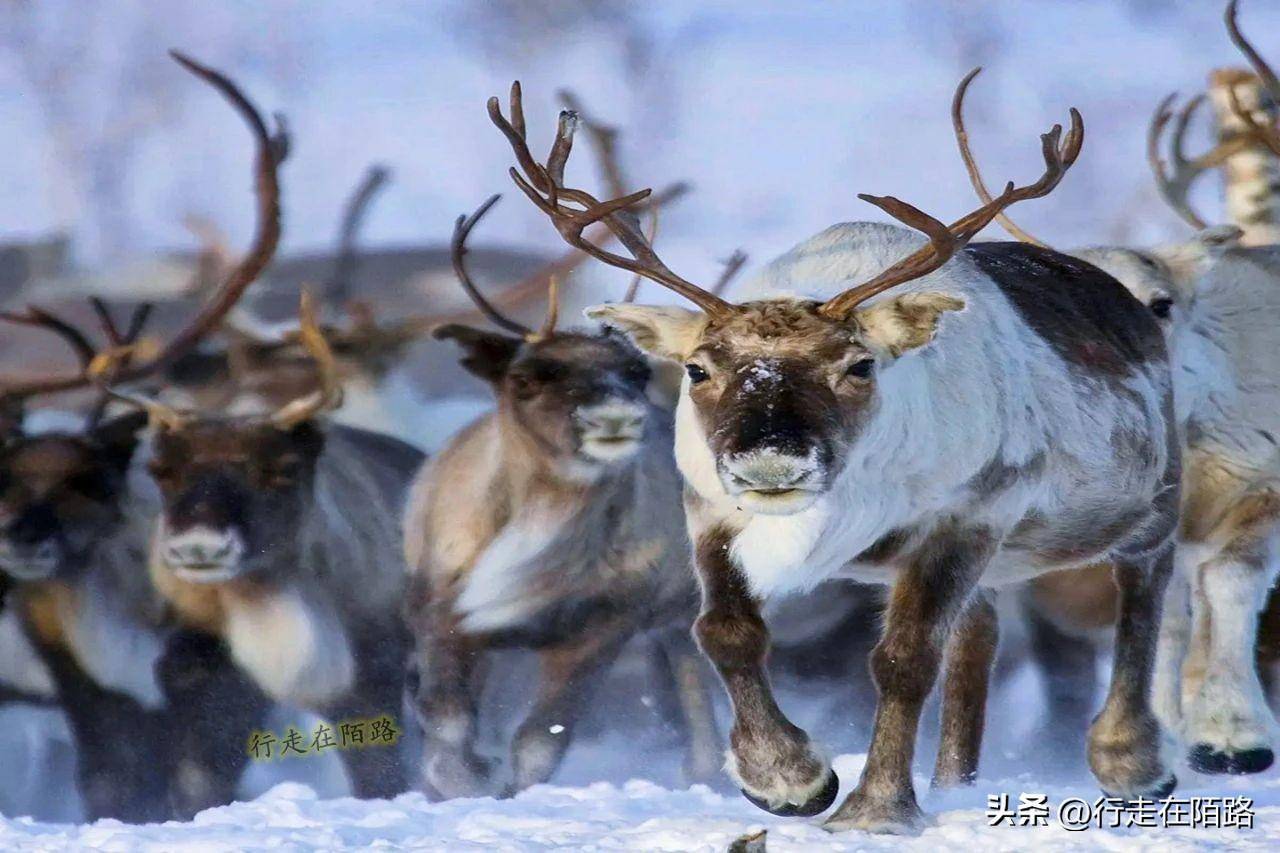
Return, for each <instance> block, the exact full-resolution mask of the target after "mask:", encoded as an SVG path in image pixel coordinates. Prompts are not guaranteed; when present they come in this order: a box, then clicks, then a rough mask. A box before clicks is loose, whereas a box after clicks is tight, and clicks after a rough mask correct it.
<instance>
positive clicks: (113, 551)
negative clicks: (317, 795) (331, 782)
mask: <svg viewBox="0 0 1280 853" xmlns="http://www.w3.org/2000/svg"><path fill="white" fill-rule="evenodd" d="M174 57H175V59H177V60H178V61H179V62H180V63H181V64H182V65H183V66H184V67H186V68H187V69H188V70H189V71H191V72H192V73H194V74H195V75H196V76H198V77H200V78H201V79H202V80H204V81H206V82H208V83H209V84H210V85H212V86H213V87H214V88H216V89H217V90H218V91H219V92H220V93H221V94H222V95H223V96H224V97H226V98H227V99H228V100H229V101H230V102H231V103H232V105H233V106H234V107H235V108H236V110H237V111H238V112H239V113H240V114H241V116H242V117H243V118H245V119H246V121H247V123H248V124H249V126H250V129H251V131H252V132H253V133H254V136H255V140H256V142H257V144H258V159H257V166H256V171H255V173H256V176H257V183H258V188H257V189H258V201H259V206H258V232H257V235H256V238H255V241H254V245H253V246H252V248H251V249H250V251H249V252H248V253H247V254H246V255H245V257H244V259H243V260H242V261H241V262H240V263H239V264H237V265H235V266H233V267H232V268H231V269H230V270H228V271H227V274H226V277H225V279H224V280H223V282H222V285H221V287H220V289H219V290H217V291H216V292H215V293H213V294H211V301H210V303H209V305H208V307H206V309H205V310H203V311H200V312H197V313H196V314H195V316H194V317H191V318H189V319H188V321H187V324H186V325H185V326H184V327H182V328H181V329H180V330H178V331H177V332H176V333H175V334H174V337H173V340H172V341H171V342H170V343H169V344H168V345H166V346H165V347H163V348H162V349H161V350H160V351H159V352H157V353H155V354H154V355H153V356H151V357H144V353H142V352H140V347H139V346H138V345H139V336H140V335H141V333H142V330H143V325H144V323H145V322H146V319H147V316H148V313H149V312H148V309H147V307H146V306H143V307H140V308H137V309H135V310H134V312H133V314H132V317H131V319H130V321H129V323H128V324H127V325H126V326H125V327H120V326H118V325H117V324H116V322H115V320H114V319H113V317H112V316H111V312H110V311H109V310H108V309H107V307H106V306H105V305H104V304H102V303H101V302H99V301H96V300H95V301H94V302H93V310H94V312H95V313H96V315H97V316H98V318H99V321H100V323H101V327H102V331H103V336H104V338H105V340H106V344H105V345H104V346H101V347H98V346H95V345H94V344H93V343H92V342H91V341H90V338H89V336H88V335H86V334H85V333H84V332H83V331H81V330H80V329H79V328H77V326H76V325H75V324H73V323H70V322H68V321H66V320H65V319H63V318H62V317H60V316H57V315H55V314H53V313H50V312H49V311H46V310H42V309H38V308H30V309H28V311H27V312H26V313H23V314H12V313H7V314H5V315H4V319H5V320H8V321H10V322H16V323H21V324H25V325H31V326H36V327H39V328H42V329H46V330H49V331H52V332H54V333H55V334H56V335H57V337H59V338H60V339H61V340H63V341H64V342H66V343H67V344H69V345H70V346H71V348H72V349H73V350H74V352H75V353H76V355H77V357H78V359H79V368H78V370H77V371H75V372H74V373H58V374H54V375H51V376H49V375H46V376H39V377H31V376H28V377H24V378H22V379H9V378H8V377H6V378H5V379H3V380H0V401H2V403H3V408H4V410H5V420H6V421H7V422H8V427H7V428H6V429H5V437H4V439H3V442H2V443H0V574H3V575H4V576H5V577H6V583H9V584H12V586H13V590H12V598H13V603H14V605H15V606H16V607H17V608H18V609H19V612H20V615H21V617H22V620H23V623H24V628H25V630H26V633H27V635H28V636H29V637H30V638H31V640H33V641H34V645H35V646H36V648H37V650H38V651H39V654H40V657H41V659H42V661H43V663H44V664H45V666H46V668H47V669H48V670H49V672H50V674H51V675H52V679H53V683H54V685H55V687H56V690H57V694H58V699H59V701H60V704H61V705H62V707H63V709H64V710H65V712H66V715H67V718H68V721H69V723H70V728H71V730H72V733H73V736H74V739H75V743H76V747H77V774H78V781H79V788H80V791H81V794H82V797H83V800H84V803H85V807H86V813H87V816H88V817H89V818H91V819H97V818H100V817H115V818H120V819H124V820H134V821H142V820H163V819H166V818H168V817H171V816H185V815H189V814H190V813H192V812H193V811H194V810H196V808H198V807H199V806H202V805H214V804H217V803H218V802H225V801H228V800H229V799H230V786H228V787H227V790H226V791H225V796H223V797H222V798H221V800H216V799H215V800H213V801H209V800H208V799H207V798H200V799H198V800H193V799H192V797H191V796H189V793H188V792H186V791H185V790H184V784H183V783H184V778H183V777H184V776H190V775H191V773H192V769H193V768H200V772H202V773H205V774H211V773H214V772H216V771H218V769H219V768H220V767H222V766H223V765H225V763H226V762H228V761H230V762H232V763H235V764H237V766H241V765H243V760H240V761H239V762H237V761H236V758H237V756H242V755H243V750H242V742H241V740H240V739H237V740H236V742H235V743H228V742H226V741H221V740H219V739H218V738H217V736H216V733H217V731H219V730H222V729H225V725H226V723H225V716H226V715H227V714H234V713H236V711H237V709H238V708H240V707H243V706H244V705H247V704H250V703H249V701H248V700H245V699H243V698H242V697H241V695H240V694H242V693H243V692H244V691H243V689H242V688H243V687H244V686H245V685H242V683H241V682H239V681H238V680H237V676H236V674H235V673H234V672H233V671H229V670H228V669H227V668H226V667H221V668H220V667H219V664H218V659H217V657H216V655H210V654H208V653H207V651H206V653H201V654H200V655H199V656H197V657H192V656H191V655H190V654H188V653H176V654H175V653H173V652H174V650H173V649H166V642H167V640H168V637H167V631H166V628H165V625H164V621H163V608H162V606H161V603H160V601H159V598H158V596H157V595H156V594H155V591H154V590H153V589H152V588H151V585H150V583H149V582H148V579H147V573H146V571H145V567H146V563H147V548H148V539H149V532H150V525H151V523H152V522H153V520H154V518H155V516H156V514H157V512H158V510H159V502H158V500H157V497H156V495H155V492H154V489H151V488H149V487H148V486H149V484H147V482H146V478H145V475H141V476H139V475H138V473H137V472H135V471H134V466H133V465H132V460H133V457H134V455H135V453H134V452H135V448H136V447H137V445H138V439H139V435H138V433H139V432H140V431H141V429H142V428H143V427H144V426H145V425H146V420H147V418H146V416H145V415H143V414H138V413H135V414H128V415H123V416H120V417H115V418H112V419H104V418H103V403H102V402H101V401H100V402H99V403H98V404H95V405H93V407H92V409H91V411H90V413H89V415H88V417H87V418H86V421H87V424H86V426H85V427H84V428H83V429H81V430H79V431H55V432H44V433H37V434H27V433H25V432H24V431H23V429H22V420H23V419H22V407H21V404H22V402H24V401H26V400H28V399H30V398H33V397H34V396H36V395H42V394H49V393H53V392H65V391H73V390H76V389H79V388H86V387H93V386H98V385H100V384H101V383H103V382H106V381H111V380H116V381H136V380H141V379H144V378H146V377H147V376H149V375H150V374H151V373H153V372H155V371H157V370H159V369H160V368H161V367H162V366H163V365H164V364H167V363H169V362H170V361H172V360H174V359H177V358H181V356H182V355H183V354H184V353H185V352H186V351H187V350H188V349H189V348H190V347H192V346H194V345H195V344H196V343H198V342H199V340H200V339H201V337H202V336H203V335H205V334H207V333H208V332H209V331H210V330H212V329H213V328H214V327H216V325H217V324H218V323H219V322H220V321H221V319H222V316H223V315H224V314H225V312H226V311H227V310H229V309H230V307H231V306H232V305H234V304H235V302H236V300H237V299H238V298H239V296H240V294H242V293H243V291H244V289H245V288H246V287H247V286H248V285H249V283H251V282H252V281H253V279H254V277H255V276H256V275H257V272H258V271H259V270H260V269H261V267H262V266H263V265H264V264H265V263H266V262H267V260H268V259H269V258H270V256H271V254H272V252H273V251H274V249H275V245H276V242H277V240H278V235H279V224H278V217H279V208H278V198H279V188H278V181H277V177H276V170H277V167H278V166H279V163H280V161H281V159H282V158H283V156H284V153H285V138H284V136H283V135H274V136H273V135H272V134H270V133H268V131H267V129H266V126H265V124H264V123H263V122H262V120H261V118H260V117H259V115H258V113H257V111H256V110H255V109H254V108H253V106H252V105H251V104H250V103H249V102H248V101H247V100H246V99H245V97H244V96H243V95H242V94H241V93H240V91H239V90H238V89H237V88H236V87H235V86H234V85H233V84H232V83H231V82H230V81H229V80H227V79H226V78H225V77H223V76H222V75H221V74H218V73H217V72H215V71H212V70H211V69H208V68H204V67H203V66H200V65H198V64H196V63H194V62H192V61H191V60H189V59H186V58H185V57H182V56H180V55H178V54H176V53H175V54H174ZM187 651H190V650H189V649H188V650H187ZM193 666H198V667H200V668H201V670H202V671H204V672H205V673H207V674H208V677H207V678H206V679H205V684H206V685H209V684H217V685H219V687H220V689H221V695H222V696H223V697H225V696H226V695H227V692H228V690H230V691H231V692H232V693H233V695H234V700H233V701H231V702H223V703H220V702H218V701H217V696H216V695H214V694H213V693H211V692H210V691H209V690H207V689H206V690H200V691H195V692H192V691H181V692H180V688H181V684H180V683H178V682H180V681H181V680H182V679H185V678H186V677H187V675H188V674H189V672H190V669H191V668H192V667H193ZM175 679H176V681H175ZM215 715H216V717H215ZM199 747H203V748H204V749H205V750H207V751H211V753H212V754H211V755H208V756H199V755H196V754H195V753H194V750H195V749H197V748H199ZM202 758H208V761H207V762H202ZM237 775H238V774H237ZM231 783H232V784H233V783H234V779H232V780H231ZM203 793H205V794H207V793H208V792H207V791H206V792H203Z"/></svg>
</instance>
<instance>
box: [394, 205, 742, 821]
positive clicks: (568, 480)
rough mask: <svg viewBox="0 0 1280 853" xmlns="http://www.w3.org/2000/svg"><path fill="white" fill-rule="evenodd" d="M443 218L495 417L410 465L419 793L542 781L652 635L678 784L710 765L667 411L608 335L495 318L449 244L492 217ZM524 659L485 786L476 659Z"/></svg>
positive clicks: (472, 348)
mask: <svg viewBox="0 0 1280 853" xmlns="http://www.w3.org/2000/svg"><path fill="white" fill-rule="evenodd" d="M496 200H497V196H494V197H493V198H491V199H489V200H488V201H487V202H485V204H484V205H483V206H482V207H481V208H480V209H479V210H477V211H476V212H475V213H474V214H473V215H472V216H470V217H459V220H458V224H457V229H456V231H455V236H454V258H455V265H456V268H457V271H458V277H459V280H460V281H461V283H462V285H463V287H464V288H465V289H466V291H467V293H468V294H469V295H470V296H471V298H472V299H473V300H474V301H475V303H476V305H477V307H478V308H480V310H481V311H483V313H484V314H485V315H486V316H487V317H489V319H490V320H491V321H492V322H493V324H494V325H495V326H497V327H498V328H500V329H502V332H491V331H486V330H483V329H478V328H475V327H472V326H464V325H460V324H450V325H446V326H442V327H440V328H439V329H437V330H436V332H435V335H436V337H438V338H442V339H446V340H452V341H455V342H457V343H458V345H459V346H461V347H462V349H463V351H464V353H465V355H464V358H463V362H462V363H463V365H465V366H466V368H467V369H468V370H470V371H471V372H472V373H474V374H475V375H477V376H479V377H481V378H483V379H485V380H486V381H487V382H489V383H490V385H491V386H492V388H493V391H494V395H495V396H496V397H497V404H498V405H497V409H496V411H494V412H493V413H491V414H489V415H486V416H484V417H483V418H481V419H480V420H478V421H476V422H475V423H473V424H471V426H469V427H467V428H466V429H465V430H464V431H463V432H462V433H460V434H459V435H458V436H457V437H456V438H455V439H454V440H453V441H452V442H451V443H450V444H449V445H448V446H447V447H446V448H445V449H444V450H443V451H442V452H441V453H440V455H439V456H437V457H436V458H434V459H433V460H432V461H431V462H430V463H429V464H428V465H427V466H425V467H424V468H423V470H422V471H421V473H420V474H419V476H418V479H417V481H416V484H415V486H414V492H413V497H412V499H411V503H410V508H409V511H408V515H407V520H406V524H405V528H406V531H405V550H406V555H407V558H408V562H409V565H410V570H411V571H412V573H413V581H412V593H411V595H410V598H409V613H410V616H409V618H410V622H411V625H412V628H413V631H414V635H415V637H416V640H417V647H418V651H417V670H418V688H417V706H418V710H419V713H420V716H421V721H422V727H423V731H424V734H425V737H426V745H425V761H424V771H423V780H422V781H423V786H424V788H425V789H426V791H427V792H428V794H430V795H431V796H435V797H455V796H477V795H481V794H486V793H493V792H494V791H496V790H505V791H507V792H514V791H518V790H521V789H523V788H526V787H528V786H529V785H533V784H535V783H538V782H543V781H546V780H547V779H548V778H550V777H551V775H552V774H553V773H554V772H555V770H556V768H557V766H558V765H559V764H560V761H561V758H562V757H563V756H564V753H565V751H566V750H567V749H568V746H569V742H570V739H571V737H572V735H573V729H574V725H575V723H576V722H577V720H578V719H579V717H580V715H581V713H582V711H583V710H584V709H585V708H586V707H587V705H588V704H589V703H590V701H591V700H590V698H589V697H590V692H589V691H590V690H591V689H592V688H593V687H594V686H595V683H596V681H597V680H598V679H599V678H600V677H601V676H602V675H603V674H604V672H605V671H607V669H608V668H609V666H610V664H611V663H612V662H613V661H614V659H615V658H616V656H617V655H618V654H619V652H621V651H622V649H623V647H624V646H625V645H626V644H627V642H628V641H629V640H631V639H632V638H633V637H635V636H637V635H638V634H641V633H642V632H646V631H653V632H656V633H657V635H658V640H659V642H660V643H661V646H662V648H663V650H664V651H665V653H666V654H665V657H666V659H667V661H669V664H670V666H671V668H672V670H673V671H672V673H671V676H672V677H673V679H674V681H675V683H676V686H677V696H678V701H679V704H680V707H681V716H682V717H683V723H684V730H685V735H686V738H687V745H688V750H689V751H688V759H687V761H686V765H685V769H686V773H687V775H688V777H689V778H690V779H691V780H693V781H698V780H705V779H707V778H709V777H711V776H713V775H714V774H715V773H716V771H717V770H718V767H719V763H720V760H719V754H718V752H719V751H718V748H717V745H716V741H717V738H716V735H715V730H714V720H713V717H712V708H711V704H710V697H709V695H708V694H707V692H706V689H705V685H704V682H703V680H702V677H701V674H700V666H701V664H700V662H699V661H698V659H697V653H696V651H695V650H694V648H693V644H692V642H690V638H689V633H688V631H689V625H690V624H691V623H692V620H693V616H694V613H695V604H696V590H695V587H694V584H693V576H692V573H691V572H690V569H689V560H690V551H689V542H688V539H687V537H686V535H685V530H684V523H683V519H682V518H681V514H680V509H679V504H678V495H679V488H680V487H679V476H678V474H677V473H676V469H675V462H674V459H673V458H672V455H671V432H670V429H671V427H670V416H669V414H667V413H665V412H663V411H662V410H660V409H659V408H657V407H656V406H655V405H654V404H653V403H652V402H650V400H649V399H648V397H647V391H648V386H649V383H650V379H651V370H650V368H649V365H648V363H647V362H646V360H645V358H644V356H643V355H642V354H641V353H640V352H639V351H638V350H636V349H635V348H634V347H633V346H632V345H631V344H630V343H628V342H627V341H626V340H625V339H624V338H622V337H621V336H618V335H616V334H610V333H604V334H600V333H596V334H591V333H586V332H571V331H564V330H560V329H557V328H556V310H555V307H556V300H555V294H554V286H553V288H552V290H553V293H552V296H551V308H550V311H549V313H548V316H547V319H546V322H545V323H544V324H543V326H542V327H541V329H539V330H538V331H534V330H532V329H529V328H527V327H525V326H523V325H521V324H519V323H517V322H515V321H512V320H510V319H508V318H506V317H504V316H503V315H502V314H500V313H499V312H498V311H496V310H495V309H494V308H493V307H492V306H490V305H489V304H488V302H487V301H486V300H485V299H484V297H483V296H481V295H480V293H479V291H478V290H477V289H476V287H475V285H474V283H473V282H472V281H471V278H470V275H469V274H468V270H467V267H466V262H465V259H464V256H465V251H466V250H465V245H464V243H465V241H466V239H467V236H468V234H469V233H470V231H471V229H472V227H473V226H474V225H475V224H476V222H477V221H478V220H479V218H480V217H481V216H483V215H484V213H485V212H486V211H487V210H488V209H489V208H490V207H491V206H492V205H493V203H494V202H495V201H496ZM502 647H523V648H532V649H535V650H537V653H538V656H539V660H540V664H541V674H540V682H539V686H538V692H537V696H536V698H535V699H534V702H533V707H532V709H531V710H530V711H529V712H528V714H527V715H526V717H525V718H524V721H523V722H522V723H521V724H520V726H519V729H518V730H517V732H516V734H515V737H514V740H513V742H512V744H511V765H512V766H511V769H510V780H509V781H508V783H507V784H506V785H498V784H497V783H496V782H494V781H493V779H492V774H491V772H490V769H489V767H488V765H487V763H486V762H485V761H483V760H482V759H481V758H480V757H479V756H478V755H477V754H476V751H475V745H476V736H477V731H476V729H477V717H478V713H479V708H478V702H479V695H480V690H481V687H482V683H483V674H484V671H485V663H486V657H487V655H488V654H489V652H490V651H491V650H493V649H495V648H502Z"/></svg>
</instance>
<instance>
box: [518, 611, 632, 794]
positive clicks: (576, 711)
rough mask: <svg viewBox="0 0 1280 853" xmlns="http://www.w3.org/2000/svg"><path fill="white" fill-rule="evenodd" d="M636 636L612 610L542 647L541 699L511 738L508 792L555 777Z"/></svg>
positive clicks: (628, 621)
mask: <svg viewBox="0 0 1280 853" xmlns="http://www.w3.org/2000/svg"><path fill="white" fill-rule="evenodd" d="M634 635H635V623H634V622H633V621H632V619H631V618H630V617H629V616H621V615H609V616H604V617H602V618H600V619H598V620H595V621H594V622H592V623H591V624H587V625H584V626H582V630H581V631H579V632H578V633H576V634H575V636H574V637H573V638H571V639H569V640H566V641H564V642H562V643H559V644H557V645H554V646H549V647H547V648H544V649H540V650H539V652H538V658H539V661H540V664H541V672H540V675H539V677H540V679H541V680H540V683H539V686H538V698H537V700H536V701H535V702H534V706H533V708H532V710H530V711H529V714H528V716H526V717H525V719H524V722H522V723H521V724H520V728H519V729H517V730H516V736H515V738H514V739H513V740H512V743H511V766H512V781H511V786H510V788H509V789H508V791H507V793H509V794H514V793H515V792H517V791H523V790H524V789H525V788H528V787H529V786H531V785H537V784H539V783H542V782H545V781H547V780H548V779H550V778H551V775H552V774H553V773H555V771H556V768H557V767H559V766H560V762H561V760H563V758H564V754H565V752H566V751H567V750H568V749H569V741H570V740H571V739H572V737H573V728H574V725H575V724H576V723H577V721H578V717H579V716H580V715H581V713H582V711H583V710H584V709H585V707H586V705H587V703H588V702H589V696H588V694H589V691H590V690H592V689H593V688H594V687H595V686H596V683H597V682H598V680H599V678H600V677H601V676H602V675H603V673H604V672H605V671H606V670H607V669H608V667H609V665H610V664H612V663H613V661H614V660H615V659H616V658H617V657H618V653H619V652H621V651H622V647H623V646H625V645H626V643H627V640H629V639H631V637H632V636H634Z"/></svg>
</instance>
